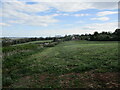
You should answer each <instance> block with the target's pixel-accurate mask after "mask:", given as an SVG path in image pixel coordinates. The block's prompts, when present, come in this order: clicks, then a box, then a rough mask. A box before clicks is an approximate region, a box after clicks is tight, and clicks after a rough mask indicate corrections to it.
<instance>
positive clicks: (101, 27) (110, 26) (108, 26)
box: [83, 22, 118, 32]
mask: <svg viewBox="0 0 120 90" xmlns="http://www.w3.org/2000/svg"><path fill="white" fill-rule="evenodd" d="M117 28H118V23H117V22H110V23H102V24H101V23H94V24H89V25H87V26H85V27H84V28H83V29H84V30H91V31H92V32H94V31H98V32H102V31H111V32H113V31H115V29H117Z"/></svg>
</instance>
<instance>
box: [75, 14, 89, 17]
mask: <svg viewBox="0 0 120 90" xmlns="http://www.w3.org/2000/svg"><path fill="white" fill-rule="evenodd" d="M73 16H76V17H80V16H89V14H73Z"/></svg>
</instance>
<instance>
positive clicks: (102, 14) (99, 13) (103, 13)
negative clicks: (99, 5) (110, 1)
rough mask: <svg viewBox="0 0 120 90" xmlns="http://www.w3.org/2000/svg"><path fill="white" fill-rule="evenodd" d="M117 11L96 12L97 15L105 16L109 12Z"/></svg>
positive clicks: (114, 12)
mask: <svg viewBox="0 0 120 90" xmlns="http://www.w3.org/2000/svg"><path fill="white" fill-rule="evenodd" d="M117 13H118V12H117V11H103V12H98V13H97V16H106V15H111V14H117Z"/></svg>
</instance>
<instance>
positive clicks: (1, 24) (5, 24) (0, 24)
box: [0, 23, 10, 26]
mask: <svg viewBox="0 0 120 90" xmlns="http://www.w3.org/2000/svg"><path fill="white" fill-rule="evenodd" d="M0 26H10V25H9V24H7V23H0Z"/></svg>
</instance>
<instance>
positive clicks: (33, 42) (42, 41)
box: [13, 40, 52, 46]
mask: <svg viewBox="0 0 120 90" xmlns="http://www.w3.org/2000/svg"><path fill="white" fill-rule="evenodd" d="M44 42H52V40H41V41H31V42H26V43H21V44H15V45H13V46H16V45H23V44H35V43H44Z"/></svg>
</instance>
